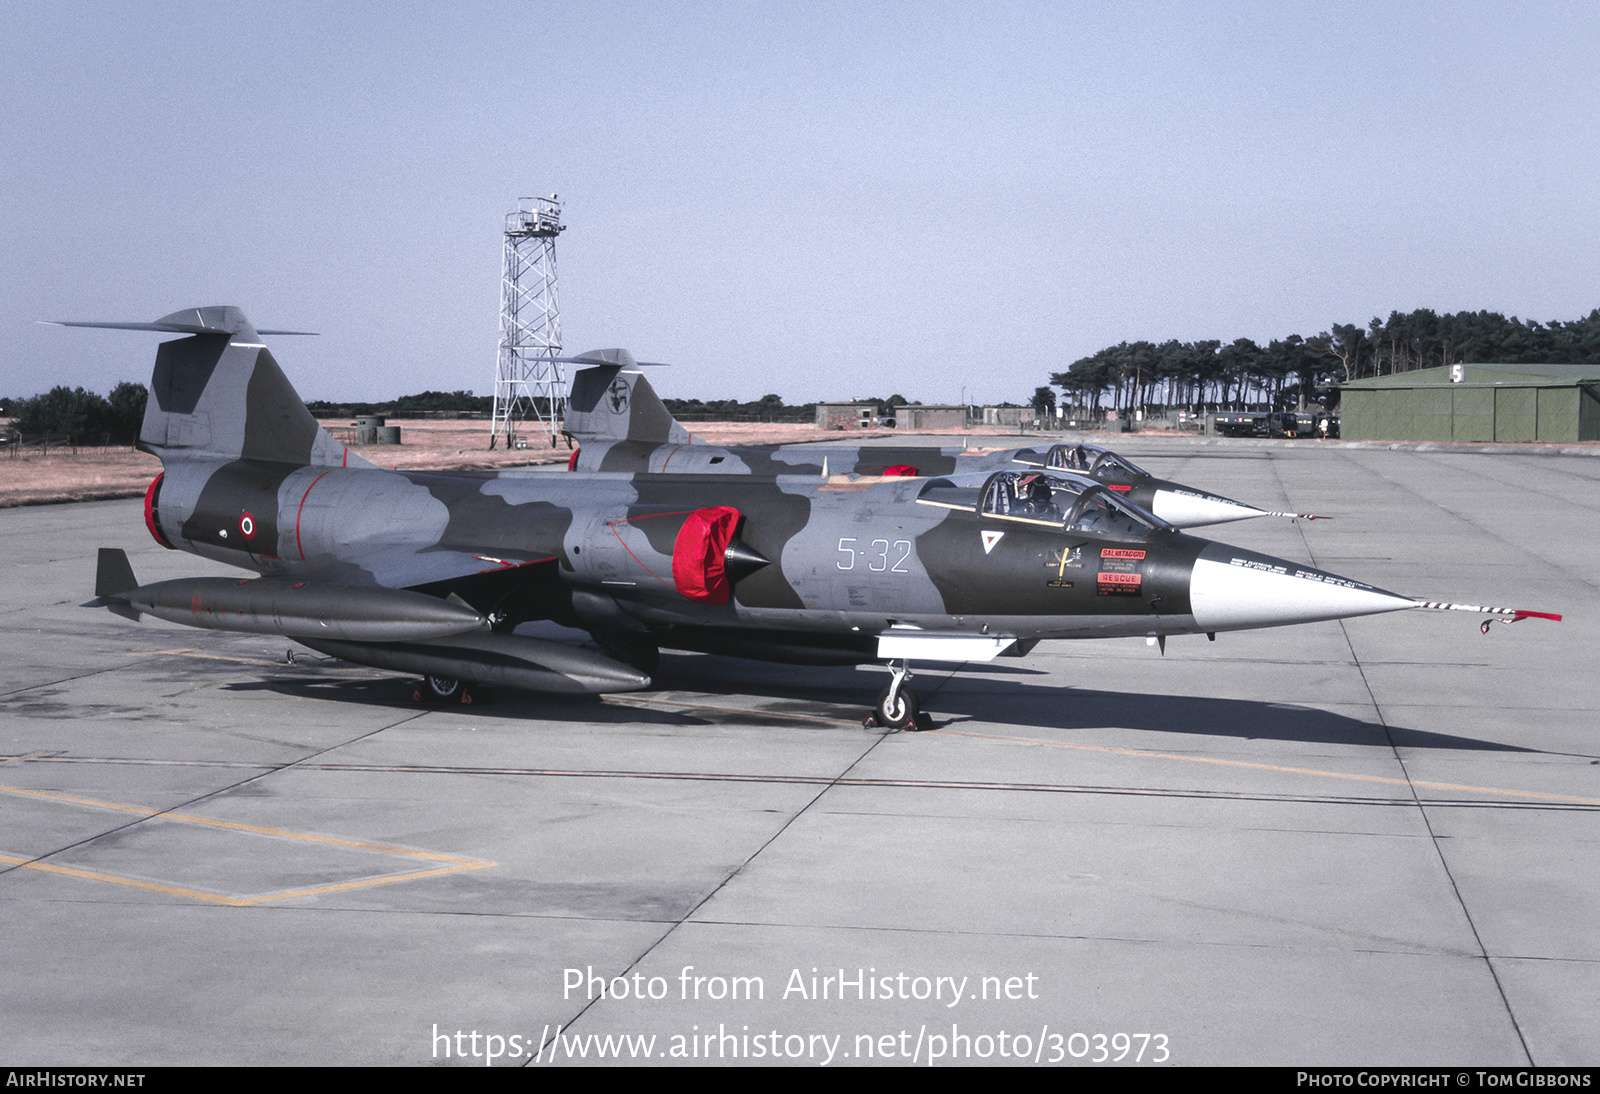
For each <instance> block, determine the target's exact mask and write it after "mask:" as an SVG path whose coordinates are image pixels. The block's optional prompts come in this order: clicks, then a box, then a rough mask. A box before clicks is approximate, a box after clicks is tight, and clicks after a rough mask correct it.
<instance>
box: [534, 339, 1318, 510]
mask: <svg viewBox="0 0 1600 1094" xmlns="http://www.w3.org/2000/svg"><path fill="white" fill-rule="evenodd" d="M562 360H564V361H567V362H569V363H572V364H578V365H583V366H585V367H584V368H583V369H582V371H580V372H579V373H578V374H577V375H576V377H575V378H574V381H573V385H572V397H571V399H570V400H569V403H568V411H567V416H566V420H565V422H564V424H563V430H564V432H565V433H566V434H567V435H568V437H569V438H570V439H571V440H573V441H575V442H577V444H578V445H579V447H578V448H577V449H576V451H575V452H574V453H573V456H572V459H571V460H570V461H569V464H568V466H569V467H570V468H571V469H572V470H574V471H633V472H653V473H657V474H673V473H676V474H722V475H729V474H745V475H749V474H754V475H819V474H821V475H828V474H853V475H877V476H890V477H893V476H903V475H905V476H917V475H921V476H929V475H968V474H986V473H990V472H994V471H998V470H1002V469H1004V468H1008V467H1017V466H1027V467H1040V468H1047V469H1050V470H1053V471H1068V472H1073V473H1076V474H1081V475H1087V476H1089V477H1090V478H1092V479H1094V480H1095V481H1097V482H1099V483H1102V484H1103V485H1105V486H1106V487H1107V488H1108V489H1110V490H1114V491H1116V492H1118V493H1120V494H1123V495H1124V496H1125V497H1126V498H1127V500H1129V501H1131V502H1133V503H1134V504H1135V505H1137V506H1139V507H1140V508H1142V509H1146V510H1149V511H1150V512H1151V513H1154V514H1155V515H1156V516H1157V517H1158V518H1160V519H1161V520H1162V521H1164V522H1166V523H1167V524H1170V525H1172V526H1173V527H1175V528H1198V527H1203V526H1205V525H1208V524H1225V523H1227V522H1228V521H1234V520H1247V519H1249V518H1251V517H1264V516H1274V517H1297V518H1301V519H1305V520H1316V519H1318V518H1317V516H1316V515H1315V514H1312V513H1281V512H1273V511H1271V510H1266V509H1260V508H1257V507H1256V506H1254V505H1246V504H1245V503H1244V502H1239V501H1234V500H1233V499H1232V498H1225V497H1223V496H1221V495H1220V494H1213V493H1211V492H1209V491H1206V490H1200V489H1197V488H1195V487H1193V486H1185V485H1184V484H1183V483H1178V482H1169V481H1167V480H1165V479H1158V478H1156V477H1155V476H1154V475H1152V474H1150V472H1148V471H1146V470H1144V468H1142V467H1139V466H1138V465H1136V464H1135V463H1134V462H1133V461H1132V460H1129V459H1127V458H1126V457H1124V456H1119V455H1118V454H1117V453H1115V452H1112V451H1111V450H1110V449H1107V448H1102V447H1100V446H1099V445H1091V444H1058V445H1054V446H1053V447H1050V448H1048V449H1046V450H1044V451H1040V450H1038V449H1036V448H1018V449H1003V450H999V451H972V450H968V449H963V448H933V447H923V448H918V447H915V446H910V445H893V446H888V445H833V444H791V445H778V446H772V447H757V446H737V447H727V446H722V445H710V444H702V443H700V442H698V441H696V440H695V439H694V438H693V437H692V436H691V435H690V434H689V431H688V430H686V429H684V427H683V426H682V425H681V424H679V423H678V422H677V420H676V419H674V418H673V416H672V413H671V412H670V411H669V410H667V408H666V405H665V404H664V403H662V401H661V399H660V397H659V396H657V395H656V392H655V389H654V388H653V387H651V386H650V381H649V380H648V379H646V378H645V376H644V375H643V373H641V372H640V371H639V369H638V367H637V364H638V363H636V362H635V361H634V360H633V357H632V355H631V354H629V353H628V352H627V351H626V350H620V349H614V350H597V351H592V352H591V353H588V354H584V355H582V356H579V357H569V358H563V359H562Z"/></svg>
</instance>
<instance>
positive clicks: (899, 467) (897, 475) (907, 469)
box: [883, 463, 917, 479]
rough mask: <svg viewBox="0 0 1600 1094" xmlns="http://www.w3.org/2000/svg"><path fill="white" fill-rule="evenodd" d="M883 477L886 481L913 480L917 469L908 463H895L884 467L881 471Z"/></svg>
mask: <svg viewBox="0 0 1600 1094" xmlns="http://www.w3.org/2000/svg"><path fill="white" fill-rule="evenodd" d="M883 477H884V478H886V479H914V478H916V477H917V469H916V468H915V467H912V466H911V465H910V464H909V463H897V464H893V465H892V466H889V467H885V468H884V469H883Z"/></svg>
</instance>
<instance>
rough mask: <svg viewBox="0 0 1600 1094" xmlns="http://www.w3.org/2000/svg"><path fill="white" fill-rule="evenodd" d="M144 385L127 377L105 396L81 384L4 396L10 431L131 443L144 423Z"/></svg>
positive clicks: (91, 441)
mask: <svg viewBox="0 0 1600 1094" xmlns="http://www.w3.org/2000/svg"><path fill="white" fill-rule="evenodd" d="M146 398H147V393H146V391H145V386H144V385H143V384H138V383H134V382H132V381H131V380H130V381H125V382H123V383H120V384H118V385H117V386H116V387H114V388H112V389H111V394H110V395H109V396H105V395H97V394H95V393H94V392H92V391H86V390H84V389H83V388H81V387H55V388H51V389H50V390H49V391H48V392H46V393H45V394H43V395H34V396H31V397H29V398H25V399H7V400H5V402H4V408H5V412H6V413H7V414H9V415H10V416H11V429H10V432H11V433H12V434H13V439H15V435H18V434H20V435H21V437H22V438H24V439H25V438H28V437H36V436H41V435H43V436H50V437H65V438H66V443H68V444H89V445H93V444H132V443H133V442H134V441H136V440H137V439H138V437H139V426H140V425H141V423H143V422H144V404H145V399H146Z"/></svg>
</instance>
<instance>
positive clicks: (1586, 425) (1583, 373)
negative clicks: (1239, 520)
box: [1339, 364, 1600, 441]
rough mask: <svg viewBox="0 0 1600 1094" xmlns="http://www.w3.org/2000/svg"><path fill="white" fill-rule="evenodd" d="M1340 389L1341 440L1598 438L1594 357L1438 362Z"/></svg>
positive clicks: (1599, 374)
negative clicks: (1569, 361)
mask: <svg viewBox="0 0 1600 1094" xmlns="http://www.w3.org/2000/svg"><path fill="white" fill-rule="evenodd" d="M1339 390H1340V393H1341V394H1340V408H1339V413H1340V419H1341V430H1342V434H1341V435H1342V436H1343V437H1344V438H1345V439H1346V440H1365V441H1594V440H1600V365H1518V364H1474V365H1444V366H1440V367H1438V368H1423V369H1417V370H1415V371H1413V372H1402V373H1398V374H1396V375H1393V376H1379V377H1376V378H1374V379H1371V380H1354V381H1351V382H1350V383H1346V384H1341V385H1340V387H1339Z"/></svg>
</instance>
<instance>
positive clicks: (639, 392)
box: [562, 349, 693, 456]
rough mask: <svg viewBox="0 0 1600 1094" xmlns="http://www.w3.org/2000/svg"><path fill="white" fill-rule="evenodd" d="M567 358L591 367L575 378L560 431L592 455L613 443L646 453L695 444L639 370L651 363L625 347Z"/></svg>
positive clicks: (591, 351) (566, 359)
mask: <svg viewBox="0 0 1600 1094" xmlns="http://www.w3.org/2000/svg"><path fill="white" fill-rule="evenodd" d="M563 360H565V361H567V362H569V363H571V364H575V365H587V366H588V367H587V368H583V369H581V370H580V371H579V372H578V373H577V375H575V376H574V377H573V379H572V393H571V394H570V395H569V396H568V397H567V414H566V419H565V421H564V422H563V424H562V432H564V433H566V434H567V435H568V436H569V437H571V438H572V439H573V440H575V441H577V442H578V444H579V445H580V446H583V447H586V448H588V449H590V451H591V454H592V455H594V456H598V455H600V453H601V452H602V451H604V450H608V449H610V448H611V447H612V446H614V445H625V446H628V447H630V448H631V447H637V448H638V449H639V450H640V451H641V452H643V451H648V450H649V449H654V448H657V447H659V446H661V445H679V444H690V443H692V442H693V439H692V438H691V437H690V436H689V431H688V430H687V429H684V428H683V426H681V425H679V424H678V421H677V419H675V418H674V417H673V416H672V412H671V411H669V410H668V409H667V408H666V405H665V404H664V403H662V401H661V399H660V397H659V396H658V395H656V392H655V389H654V388H653V387H651V386H650V381H649V380H646V379H645V378H644V374H643V373H642V372H640V371H639V366H640V365H644V364H651V363H652V362H648V361H635V360H634V359H633V354H631V353H629V352H628V351H627V350H625V349H602V350H590V351H589V352H588V353H584V354H580V355H579V356H577V357H568V358H563Z"/></svg>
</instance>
